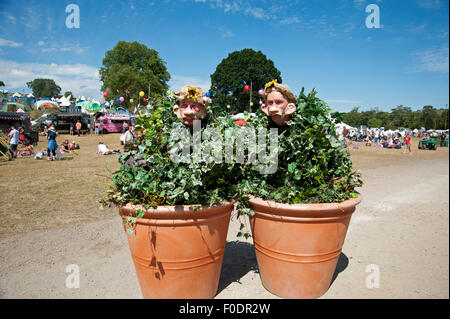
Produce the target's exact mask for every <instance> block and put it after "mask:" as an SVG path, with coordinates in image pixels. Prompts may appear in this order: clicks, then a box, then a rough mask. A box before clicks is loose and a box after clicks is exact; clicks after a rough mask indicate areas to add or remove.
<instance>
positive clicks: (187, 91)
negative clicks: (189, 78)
mask: <svg viewBox="0 0 450 319" xmlns="http://www.w3.org/2000/svg"><path fill="white" fill-rule="evenodd" d="M172 95H173V96H174V97H175V98H177V99H178V101H179V102H180V103H181V102H183V101H194V102H196V103H198V104H201V105H205V106H206V105H207V104H209V103H211V99H210V98H209V97H208V96H206V94H205V92H204V91H203V90H202V88H200V87H197V86H191V85H189V86H188V85H185V86H183V87H182V88H181V89H180V92H178V93H172Z"/></svg>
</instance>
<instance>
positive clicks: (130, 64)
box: [99, 41, 170, 108]
mask: <svg viewBox="0 0 450 319" xmlns="http://www.w3.org/2000/svg"><path fill="white" fill-rule="evenodd" d="M99 73H100V80H101V81H102V82H103V85H102V88H101V89H102V91H106V90H107V88H110V90H109V91H108V98H107V99H111V100H113V99H114V100H115V99H117V98H119V97H124V99H125V101H124V102H123V105H124V106H125V105H126V106H127V107H128V108H130V103H129V101H130V99H134V100H135V101H138V99H139V92H140V91H144V92H145V95H146V97H147V98H148V96H147V95H148V94H147V93H148V89H149V86H150V91H151V95H152V96H158V95H162V94H164V92H165V91H166V90H167V89H168V85H167V82H168V81H169V79H170V74H169V72H167V68H166V64H165V62H164V61H163V60H162V59H161V58H160V57H159V54H158V52H157V51H156V50H153V49H150V48H148V47H147V46H146V45H144V44H141V43H139V42H136V41H135V42H127V41H119V42H118V43H117V44H116V46H115V47H114V48H113V49H112V50H109V51H107V52H106V54H105V58H104V59H103V67H101V68H100V71H99Z"/></svg>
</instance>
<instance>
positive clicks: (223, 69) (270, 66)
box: [211, 49, 282, 112]
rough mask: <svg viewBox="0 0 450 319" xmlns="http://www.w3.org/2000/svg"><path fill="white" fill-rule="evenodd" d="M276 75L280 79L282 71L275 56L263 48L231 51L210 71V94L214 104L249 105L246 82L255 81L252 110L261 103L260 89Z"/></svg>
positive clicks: (235, 108) (233, 108)
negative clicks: (211, 72)
mask: <svg viewBox="0 0 450 319" xmlns="http://www.w3.org/2000/svg"><path fill="white" fill-rule="evenodd" d="M274 79H276V80H277V81H278V83H281V81H282V79H281V73H280V71H279V70H278V69H277V68H276V67H275V65H274V63H273V61H272V60H270V59H267V57H266V55H264V54H263V53H262V52H261V51H257V52H256V51H254V50H252V49H243V50H241V51H234V52H232V53H230V54H228V57H226V58H225V59H223V60H222V62H220V63H219V65H217V67H216V70H215V72H214V73H213V74H211V96H212V98H213V103H214V104H219V105H222V106H225V105H228V104H229V105H230V106H231V111H232V112H242V111H248V110H249V109H250V105H249V102H250V91H245V90H244V86H245V85H250V84H251V83H252V102H253V107H252V108H251V109H252V111H256V110H257V109H258V107H259V104H258V101H259V98H260V96H259V94H258V91H259V90H260V89H262V88H264V85H265V84H266V83H267V82H269V81H271V80H274Z"/></svg>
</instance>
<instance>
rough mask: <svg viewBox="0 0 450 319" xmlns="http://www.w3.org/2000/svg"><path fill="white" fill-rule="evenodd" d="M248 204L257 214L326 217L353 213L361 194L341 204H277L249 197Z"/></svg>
mask: <svg viewBox="0 0 450 319" xmlns="http://www.w3.org/2000/svg"><path fill="white" fill-rule="evenodd" d="M249 197H250V199H249V203H250V205H251V207H252V209H254V210H255V211H257V212H262V213H269V214H280V215H281V214H282V215H295V216H299V215H300V216H304V217H328V216H336V215H344V214H351V213H353V211H354V209H355V206H356V205H358V204H359V203H360V202H361V199H362V197H361V194H358V197H357V198H350V199H347V200H345V201H343V202H332V203H300V204H288V203H278V202H275V201H272V200H264V199H262V198H257V197H254V196H251V195H250V196H249Z"/></svg>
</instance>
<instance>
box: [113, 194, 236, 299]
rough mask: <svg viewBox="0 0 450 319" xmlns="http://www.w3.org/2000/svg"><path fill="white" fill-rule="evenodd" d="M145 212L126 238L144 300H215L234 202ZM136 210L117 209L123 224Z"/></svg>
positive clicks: (161, 207) (129, 206)
mask: <svg viewBox="0 0 450 319" xmlns="http://www.w3.org/2000/svg"><path fill="white" fill-rule="evenodd" d="M194 207H195V206H193V205H192V206H190V205H186V206H160V207H158V208H157V209H148V210H146V211H145V215H144V217H143V218H139V219H137V222H136V224H135V226H134V231H133V233H131V234H129V233H127V238H128V244H129V246H130V252H131V256H132V258H133V261H134V266H135V269H136V274H137V277H138V280H139V284H140V287H141V291H142V295H143V297H144V298H164V299H190V298H196V299H207V298H212V297H214V296H215V294H216V292H217V288H218V285H219V278H220V271H221V267H222V259H223V254H224V251H225V244H226V238H227V232H228V225H229V222H230V215H231V212H232V211H233V208H234V202H227V203H223V204H222V205H220V206H203V208H202V209H200V210H198V211H197V212H194ZM135 209H137V207H136V206H132V205H126V206H124V207H120V208H119V214H120V215H121V216H122V219H123V220H125V219H126V218H128V217H129V215H130V213H131V215H132V216H136V212H135Z"/></svg>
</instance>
